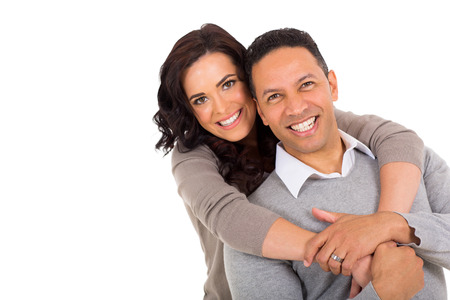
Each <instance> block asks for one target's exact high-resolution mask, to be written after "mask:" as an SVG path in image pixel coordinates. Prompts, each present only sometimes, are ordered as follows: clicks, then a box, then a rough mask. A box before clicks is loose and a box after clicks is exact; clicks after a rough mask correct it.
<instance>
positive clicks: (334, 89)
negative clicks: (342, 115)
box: [328, 70, 338, 101]
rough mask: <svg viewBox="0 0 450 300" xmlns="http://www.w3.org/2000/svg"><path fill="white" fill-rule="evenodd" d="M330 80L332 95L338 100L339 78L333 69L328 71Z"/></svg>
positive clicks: (334, 99)
mask: <svg viewBox="0 0 450 300" xmlns="http://www.w3.org/2000/svg"><path fill="white" fill-rule="evenodd" d="M328 82H329V83H330V91H331V97H332V99H333V101H337V100H338V84H337V78H336V74H335V73H334V71H333V70H330V72H328Z"/></svg>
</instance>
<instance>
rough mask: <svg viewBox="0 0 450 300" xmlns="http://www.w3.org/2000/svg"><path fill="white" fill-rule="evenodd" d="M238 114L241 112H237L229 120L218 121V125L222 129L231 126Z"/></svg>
mask: <svg viewBox="0 0 450 300" xmlns="http://www.w3.org/2000/svg"><path fill="white" fill-rule="evenodd" d="M240 114H241V111H238V112H236V113H235V114H234V115H233V116H232V117H231V118H229V119H228V120H225V121H220V122H219V124H220V125H222V126H224V127H226V126H230V125H231V124H233V123H234V121H236V119H237V118H238V117H239V115H240Z"/></svg>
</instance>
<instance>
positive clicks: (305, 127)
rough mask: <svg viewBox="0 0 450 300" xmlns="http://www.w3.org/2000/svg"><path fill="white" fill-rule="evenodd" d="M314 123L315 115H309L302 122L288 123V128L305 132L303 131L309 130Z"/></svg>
mask: <svg viewBox="0 0 450 300" xmlns="http://www.w3.org/2000/svg"><path fill="white" fill-rule="evenodd" d="M315 123H316V116H314V117H311V118H309V119H308V120H306V121H304V122H300V123H296V124H293V125H290V126H289V128H291V129H292V130H294V131H297V132H305V131H308V130H311V129H312V128H313V127H314V124H315Z"/></svg>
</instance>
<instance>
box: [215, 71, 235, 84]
mask: <svg viewBox="0 0 450 300" xmlns="http://www.w3.org/2000/svg"><path fill="white" fill-rule="evenodd" d="M231 76H236V74H227V75H225V76H224V77H223V78H222V79H220V80H219V82H218V83H217V84H216V87H219V85H221V84H222V83H224V82H225V80H227V79H228V78H229V77H231Z"/></svg>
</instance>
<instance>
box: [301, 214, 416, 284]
mask: <svg viewBox="0 0 450 300" xmlns="http://www.w3.org/2000/svg"><path fill="white" fill-rule="evenodd" d="M312 213H313V215H314V216H315V217H316V218H317V219H318V220H320V221H324V222H328V223H334V224H332V225H330V226H329V227H328V228H326V229H325V230H323V231H322V232H320V233H318V234H317V235H316V236H315V237H313V238H312V239H310V240H309V241H308V243H307V244H306V251H305V258H304V264H305V266H307V267H308V266H310V265H311V263H312V262H313V260H314V257H315V259H316V261H317V262H318V263H319V265H320V267H321V268H322V269H323V270H324V271H327V272H328V271H330V270H331V271H332V272H333V274H339V273H341V272H342V274H343V275H346V276H349V275H350V274H351V270H352V268H353V266H354V264H355V263H356V261H357V260H358V259H360V258H362V257H364V256H367V255H370V254H372V253H373V252H374V251H375V249H376V248H377V246H378V245H379V244H381V243H384V242H387V241H389V240H392V239H393V237H394V236H393V234H392V229H393V228H398V224H399V222H404V223H405V225H406V227H408V228H409V226H407V223H406V221H405V220H404V219H403V217H401V216H400V215H398V214H396V213H393V212H379V213H375V214H371V215H361V216H359V215H350V214H342V213H333V212H327V211H323V210H320V209H317V208H313V211H312ZM401 220H403V221H401ZM399 242H401V241H399ZM332 254H335V255H337V256H338V257H340V258H343V259H344V261H343V262H342V263H339V262H337V261H335V260H333V259H332V258H331V257H330V256H331V255H332Z"/></svg>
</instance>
